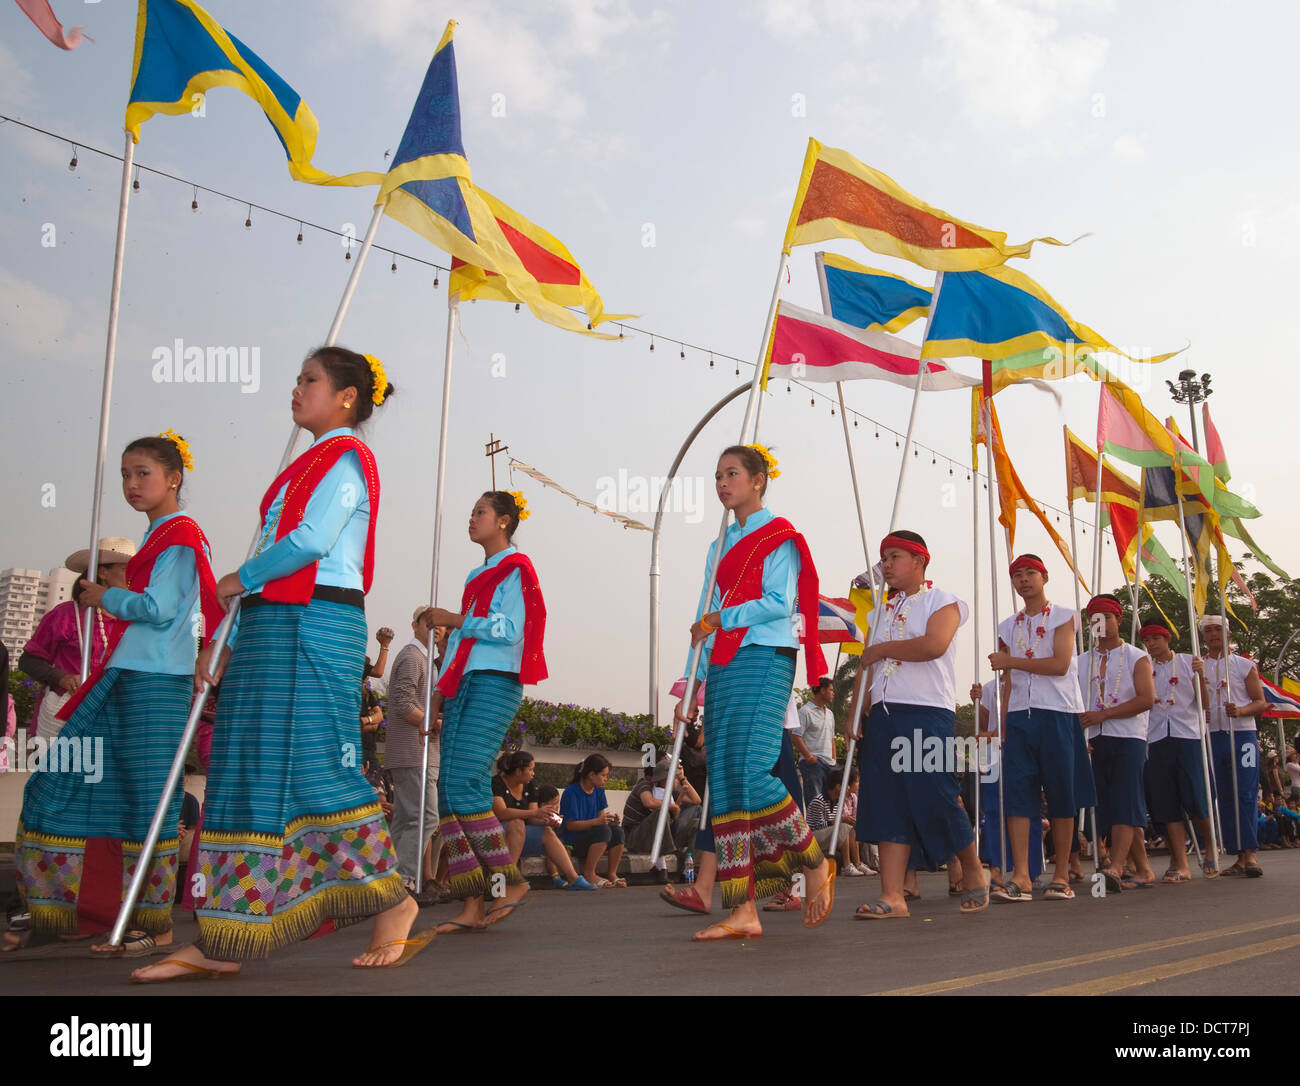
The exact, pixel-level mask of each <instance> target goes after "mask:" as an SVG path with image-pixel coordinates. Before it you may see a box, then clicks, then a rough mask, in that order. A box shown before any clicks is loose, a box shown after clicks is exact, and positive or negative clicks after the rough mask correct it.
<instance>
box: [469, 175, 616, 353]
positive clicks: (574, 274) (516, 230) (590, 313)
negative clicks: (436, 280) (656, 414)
mask: <svg viewBox="0 0 1300 1086" xmlns="http://www.w3.org/2000/svg"><path fill="white" fill-rule="evenodd" d="M478 192H479V195H480V196H481V197H482V198H483V201H484V203H486V204H487V206H488V208H489V209H490V210H491V212H492V215H493V217H494V218H495V219H496V223H497V226H498V227H500V229H501V232H502V234H504V235H505V238H506V241H507V242H509V244H510V247H511V248H512V249H513V250H514V252H515V255H516V256H517V257H518V258H519V262H520V264H522V265H523V267H524V269H525V270H526V271H527V272H528V273H529V275H531V276H532V277H533V278H534V279H535V280H536V281H537V284H538V287H539V289H540V290H541V292H542V295H543V297H545V298H546V299H547V301H549V302H552V303H554V305H556V306H562V307H569V306H572V307H576V308H580V309H582V310H583V311H584V312H585V313H586V314H587V323H588V324H589V325H591V327H592V328H595V327H598V326H599V325H600V324H602V323H604V322H605V321H617V320H631V319H632V314H630V313H606V312H605V303H604V301H603V300H602V298H601V296H600V294H599V293H598V292H597V291H596V288H595V287H594V286H592V284H591V280H590V279H588V278H587V273H586V272H584V271H583V270H582V268H581V267H579V266H578V262H577V261H576V260H574V258H573V254H571V253H570V252H569V250H568V249H567V248H565V246H564V244H563V242H561V241H560V240H559V238H557V237H555V236H554V235H552V234H549V233H547V232H546V231H545V230H543V229H542V228H541V227H540V226H538V225H537V224H536V223H533V222H530V221H529V220H528V219H526V218H524V216H522V215H521V214H519V212H517V211H515V210H514V208H512V207H509V206H508V205H506V204H505V203H503V202H502V201H500V200H498V199H497V198H496V197H495V196H493V195H491V194H490V193H488V192H485V191H484V190H483V189H479V190H478ZM447 287H448V290H449V291H450V292H451V294H452V296H453V297H459V298H460V299H461V300H463V301H471V300H479V299H484V300H491V301H497V302H519V301H522V299H521V298H519V297H518V296H516V295H515V294H514V293H513V292H512V291H511V290H510V288H509V286H508V285H507V284H506V282H505V279H504V278H503V277H502V276H501V275H500V274H498V273H497V272H494V271H488V270H487V269H485V268H480V267H478V266H476V265H474V264H467V263H466V262H465V261H463V260H461V259H459V258H458V257H452V261H451V278H450V280H449V282H448V284H447ZM538 316H541V317H542V319H543V320H545V321H547V322H548V323H550V324H555V323H556V322H555V321H554V320H552V319H551V316H553V314H551V313H550V312H549V311H548V313H547V315H546V316H543V315H542V314H540V313H539V314H538ZM570 316H572V315H571V314H570ZM560 327H563V328H567V329H569V330H570V331H586V329H581V328H575V327H574V325H573V321H572V320H569V319H567V318H566V319H565V320H564V323H562V324H561V325H560ZM604 338H609V339H613V338H614V337H613V336H608V337H604Z"/></svg>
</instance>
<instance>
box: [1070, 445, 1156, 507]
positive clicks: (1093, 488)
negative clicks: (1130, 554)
mask: <svg viewBox="0 0 1300 1086" xmlns="http://www.w3.org/2000/svg"><path fill="white" fill-rule="evenodd" d="M1065 487H1066V492H1067V493H1068V494H1069V500H1070V501H1071V502H1076V501H1088V502H1095V501H1096V500H1097V453H1096V452H1095V451H1094V450H1093V449H1090V448H1089V447H1088V446H1087V445H1085V444H1084V443H1083V441H1082V440H1081V439H1080V438H1079V437H1078V435H1076V434H1075V433H1074V432H1073V431H1072V430H1071V429H1070V428H1069V427H1068V426H1067V427H1065ZM1101 500H1102V501H1103V502H1105V503H1106V504H1107V505H1123V506H1127V507H1128V508H1129V509H1136V508H1137V507H1138V506H1139V505H1140V504H1141V495H1140V494H1139V493H1138V485H1137V483H1135V482H1134V481H1133V480H1132V479H1130V478H1129V477H1128V476H1127V475H1124V474H1123V473H1122V472H1119V471H1116V470H1115V469H1114V468H1113V467H1111V466H1110V464H1108V463H1107V462H1106V460H1105V458H1104V457H1103V458H1102V462H1101Z"/></svg>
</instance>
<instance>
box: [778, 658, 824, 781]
mask: <svg viewBox="0 0 1300 1086" xmlns="http://www.w3.org/2000/svg"><path fill="white" fill-rule="evenodd" d="M834 698H835V684H834V683H833V682H831V677H830V676H829V675H823V676H822V677H821V678H820V679H819V680H818V681H817V685H816V687H814V688H813V695H812V697H811V698H810V699H809V700H808V701H806V702H804V703H803V705H801V706H799V727H797V728H795V729H794V730H793V731H790V732H786V735H788V736H789V737H790V741H791V743H793V744H794V749H795V750H796V751H797V752H798V753H799V777H800V780H801V781H802V782H803V799H804V804H808V803H811V802H812V801H813V800H814V799H816V798H817V797H818V796H820V795H821V794H822V793H823V792H825V791H826V778H827V776H828V775H829V774H830V771H831V770H832V769H834V768H835V715H834V714H833V713H832V712H831V702H832V701H833V700H834ZM787 787H788V786H787ZM791 795H793V792H792V793H791Z"/></svg>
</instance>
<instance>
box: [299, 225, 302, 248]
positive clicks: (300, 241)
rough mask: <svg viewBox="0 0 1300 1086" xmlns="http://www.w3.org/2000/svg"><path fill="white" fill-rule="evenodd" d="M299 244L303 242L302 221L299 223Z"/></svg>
mask: <svg viewBox="0 0 1300 1086" xmlns="http://www.w3.org/2000/svg"><path fill="white" fill-rule="evenodd" d="M298 244H299V245H301V244H302V223H299V224H298Z"/></svg>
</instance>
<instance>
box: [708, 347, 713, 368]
mask: <svg viewBox="0 0 1300 1086" xmlns="http://www.w3.org/2000/svg"><path fill="white" fill-rule="evenodd" d="M709 369H713V352H712V351H710V352H709Z"/></svg>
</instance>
